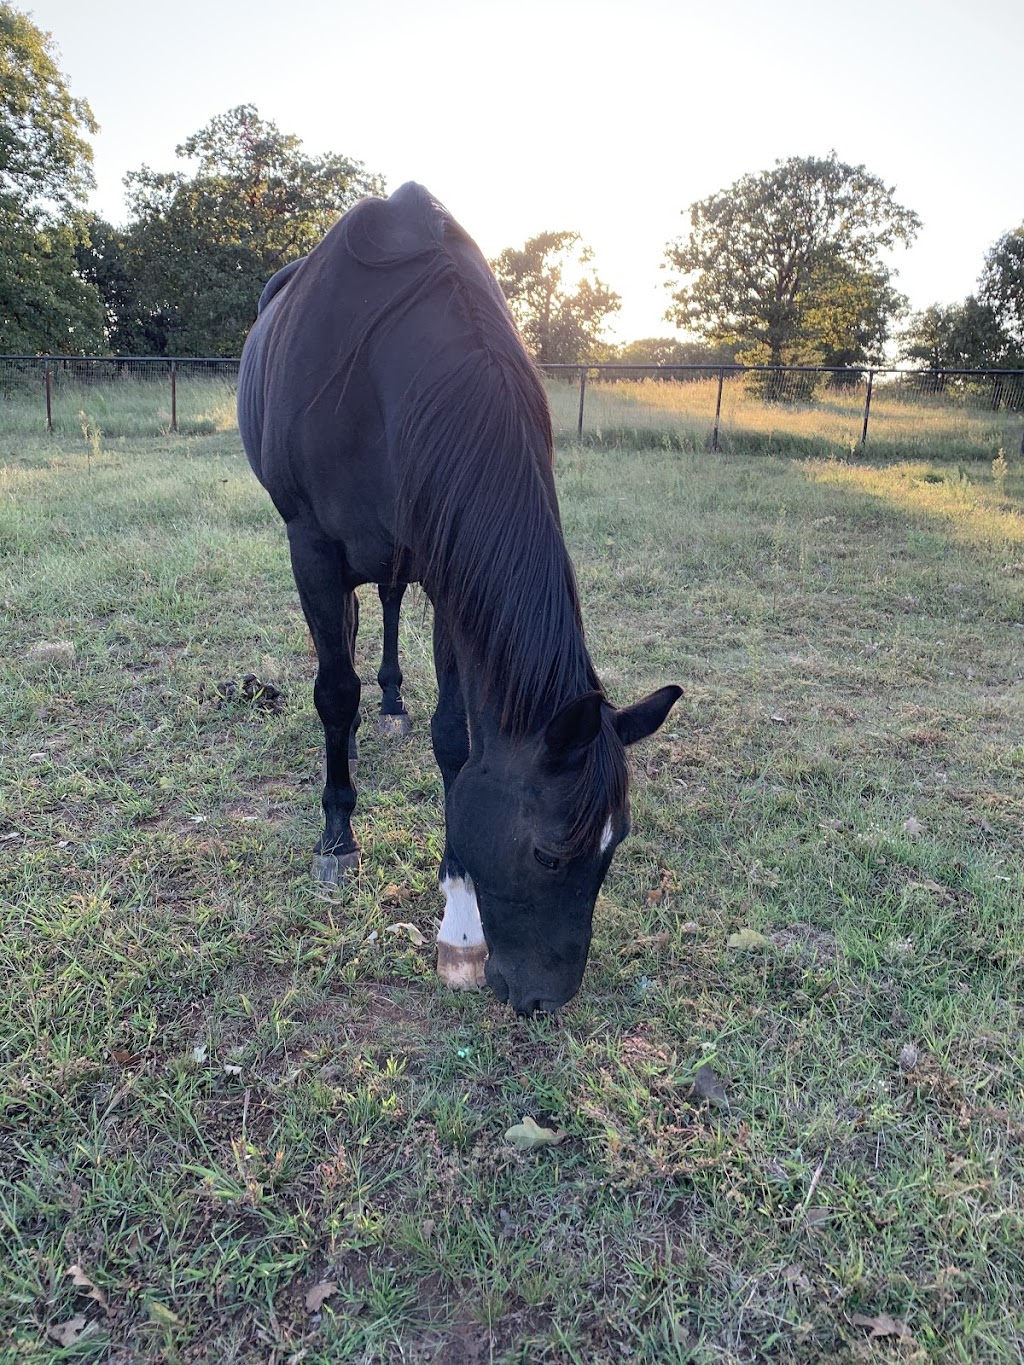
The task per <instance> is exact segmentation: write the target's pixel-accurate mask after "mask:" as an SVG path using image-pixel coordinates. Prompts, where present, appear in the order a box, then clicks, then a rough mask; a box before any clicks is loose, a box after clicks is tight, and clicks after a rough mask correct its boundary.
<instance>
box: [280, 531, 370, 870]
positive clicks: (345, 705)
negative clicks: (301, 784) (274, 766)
mask: <svg viewBox="0 0 1024 1365" xmlns="http://www.w3.org/2000/svg"><path fill="white" fill-rule="evenodd" d="M288 543H289V548H290V550H291V558H292V571H293V573H294V575H295V585H296V587H297V588H298V590H299V599H300V601H301V602H302V610H303V612H304V613H305V616H306V622H307V624H308V626H309V630H310V634H311V635H312V636H313V643H314V645H315V646H316V654H317V675H316V682H315V683H314V685H313V701H314V704H315V706H316V709H317V714H318V715H319V717H320V721H321V724H322V725H323V729H324V750H325V760H326V761H325V765H324V791H323V812H324V831H323V834H322V835H321V836H320V839H319V841H318V842H317V845H316V848H315V850H314V856H313V875H314V877H315V878H316V879H317V880H318V881H320V882H324V883H326V884H328V885H336V884H337V883H338V882H339V881H341V880H343V879H344V878H345V876H346V875H347V874H348V873H350V872H352V871H354V870H356V869H357V868H358V866H359V845H358V844H357V843H356V841H355V837H354V835H353V833H352V812H353V810H354V809H355V804H356V788H355V783H354V782H353V780H352V771H351V768H352V765H351V763H350V753H351V751H352V746H353V745H354V739H355V730H356V726H357V725H358V723H359V721H358V716H359V690H360V688H359V674H358V673H357V672H356V669H355V664H354V654H355V640H356V631H357V629H358V625H359V601H358V598H357V597H356V594H355V592H354V591H353V590H352V588H351V587H350V586H349V584H348V582H347V580H346V576H345V572H344V562H343V557H342V554H341V551H340V550H339V548H338V547H337V546H336V545H333V544H332V543H331V542H330V541H327V540H323V539H321V538H318V537H315V536H312V535H310V534H309V533H307V532H306V531H305V530H304V529H302V528H301V527H296V526H294V525H290V526H289V528H288Z"/></svg>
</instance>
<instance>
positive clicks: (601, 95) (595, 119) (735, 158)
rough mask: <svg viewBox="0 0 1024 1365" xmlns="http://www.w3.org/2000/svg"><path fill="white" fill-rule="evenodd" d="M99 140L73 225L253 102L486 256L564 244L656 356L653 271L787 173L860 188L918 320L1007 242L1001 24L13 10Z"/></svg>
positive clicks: (703, 7) (177, 3)
mask: <svg viewBox="0 0 1024 1365" xmlns="http://www.w3.org/2000/svg"><path fill="white" fill-rule="evenodd" d="M14 3H15V7H16V8H19V9H23V10H24V11H26V12H27V13H29V14H30V16H31V17H32V19H33V20H34V22H35V23H36V24H37V25H38V26H39V27H40V28H43V29H46V30H48V31H49V32H51V33H52V34H53V37H54V40H55V42H56V44H57V47H58V49H59V61H60V66H61V68H62V70H63V71H64V73H65V75H66V76H67V78H68V82H69V85H70V88H71V90H72V92H73V93H74V94H75V95H77V96H80V97H84V98H85V99H87V100H88V101H89V103H90V104H91V106H92V109H93V112H94V114H95V115H96V118H97V119H98V121H99V124H100V132H99V134H98V135H97V137H96V138H95V139H94V141H93V146H94V150H95V167H94V169H95V175H96V181H97V188H96V191H95V194H94V195H93V198H92V207H94V208H95V209H96V210H97V211H98V212H100V213H101V214H103V216H105V217H107V218H109V219H111V220H112V221H114V222H119V221H123V220H124V217H125V212H126V210H125V204H124V199H123V186H122V180H123V177H124V175H125V173H126V172H127V171H129V170H133V169H137V168H138V167H139V166H141V165H142V164H143V163H145V164H147V165H149V166H151V167H152V168H153V169H155V170H173V169H175V168H182V165H181V163H179V162H178V161H177V159H176V158H175V155H174V148H175V146H176V145H177V144H179V143H181V142H182V141H184V139H185V138H187V137H188V136H189V135H190V134H191V133H193V132H196V131H197V130H198V129H199V128H201V127H203V126H204V124H206V123H207V122H209V120H210V119H211V118H213V117H214V116H215V115H217V114H221V113H224V112H225V111H226V110H228V109H230V108H233V107H234V106H235V105H238V104H243V103H250V104H255V105H256V106H257V108H258V110H259V112H260V114H261V115H262V116H263V117H264V118H267V119H271V120H273V121H274V122H275V123H277V125H278V126H279V127H280V129H281V130H282V131H283V132H286V133H294V134H297V135H298V136H299V137H300V138H302V140H303V143H304V144H305V149H306V150H307V151H308V152H309V153H310V154H313V155H316V154H319V153H322V152H328V151H331V152H339V153H343V154H345V155H347V156H350V157H353V158H354V159H356V160H359V161H362V162H363V163H364V164H365V165H366V166H367V168H368V169H370V170H372V171H375V172H379V173H381V174H383V175H384V176H385V177H386V179H387V184H388V187H389V189H397V187H398V186H399V185H400V184H402V183H403V182H404V181H406V180H419V181H420V182H421V183H423V184H424V185H426V186H427V187H428V188H429V189H430V190H431V192H432V193H433V194H434V195H435V196H436V197H437V198H439V199H440V200H442V201H443V202H444V203H445V204H446V205H447V206H448V208H449V209H450V210H451V211H452V212H453V213H454V214H455V216H456V218H458V219H459V221H460V222H461V223H462V225H463V226H464V227H465V228H466V229H467V230H468V231H469V232H470V233H471V235H472V236H474V237H475V238H476V240H477V242H478V243H479V245H480V247H481V248H482V250H483V251H484V253H485V254H486V255H487V256H489V257H494V256H496V255H497V254H498V253H499V252H500V251H501V250H502V249H503V248H504V247H506V246H521V245H522V243H523V242H524V241H525V240H526V239H527V238H528V237H531V236H533V235H534V234H536V233H538V232H542V231H546V230H548V229H551V230H563V229H570V230H575V231H578V232H580V233H581V234H582V236H583V239H584V241H585V242H586V243H587V244H588V245H590V246H591V247H592V248H593V250H594V254H595V264H596V267H597V270H598V273H599V274H600V276H601V278H602V279H603V280H604V281H605V282H606V283H607V284H609V285H610V286H611V287H612V288H613V289H614V290H616V291H617V292H618V293H619V294H620V295H621V297H622V308H621V311H620V312H619V313H618V314H617V315H616V317H615V319H614V321H613V326H612V329H611V333H610V336H611V339H612V340H619V341H627V340H632V339H634V338H637V337H644V336H672V335H674V334H676V333H675V329H674V327H673V325H672V324H671V323H668V322H665V321H664V320H663V314H664V311H665V308H666V306H667V303H668V292H667V290H666V289H665V286H664V281H665V279H666V271H664V270H662V269H661V268H660V266H661V263H662V261H663V260H664V251H665V245H666V243H667V242H668V241H669V240H671V239H673V238H675V237H678V236H679V235H681V234H683V233H685V230H686V219H685V217H684V212H685V210H686V208H687V207H688V205H689V204H691V203H693V202H694V201H696V200H698V199H703V198H705V197H706V196H708V195H709V194H712V193H714V192H716V191H717V190H720V189H724V188H726V187H727V186H728V185H730V184H732V183H733V182H734V181H735V180H737V179H738V178H739V177H740V176H741V175H744V174H746V173H747V172H757V171H761V170H767V169H770V168H771V167H772V166H773V165H774V163H775V162H776V161H777V160H781V159H785V158H787V157H791V156H824V155H827V154H828V152H829V151H830V150H832V149H834V150H835V151H836V152H837V153H838V155H839V157H840V159H841V160H843V161H846V162H850V163H852V164H855V165H860V164H863V165H864V166H866V167H867V169H868V170H869V171H871V172H873V173H874V174H875V175H877V176H879V177H881V178H882V179H883V180H884V181H885V183H886V184H887V185H889V186H891V187H893V189H894V191H895V197H896V199H897V201H898V202H900V203H902V204H904V205H905V206H907V207H908V208H912V209H914V210H915V211H916V212H917V213H918V214H919V215H920V217H921V218H922V219H923V222H924V226H923V229H922V231H921V233H920V235H919V236H918V238H917V240H916V242H915V243H914V245H913V246H912V247H910V248H909V250H898V251H896V252H894V253H893V254H892V255H891V257H889V261H890V264H892V265H893V266H894V267H895V268H896V269H897V271H898V279H897V283H898V285H899V287H900V288H901V289H902V290H903V292H904V293H906V294H907V295H908V296H909V299H910V303H911V306H912V307H913V308H915V309H920V308H924V307H926V306H927V305H928V304H930V303H936V302H939V303H953V302H957V301H959V300H961V299H963V298H964V297H965V296H966V295H967V294H968V293H969V292H970V291H971V290H972V289H973V288H974V286H975V284H976V281H977V278H978V275H979V273H980V271H981V267H982V264H983V261H984V257H985V253H986V251H987V250H988V249H989V247H990V246H991V245H992V244H993V243H994V242H995V241H996V239H997V238H998V237H1000V236H1001V235H1002V234H1003V233H1004V232H1007V231H1009V230H1010V229H1011V228H1013V227H1016V226H1018V225H1019V224H1020V223H1021V222H1022V220H1024V150H1022V148H1024V141H1022V138H1021V133H1020V129H1021V114H1020V91H1021V66H1022V58H1024V3H1021V0H972V3H970V4H967V3H965V0H885V2H884V3H883V2H882V0H862V3H860V4H857V5H842V4H822V3H821V2H820V0H773V3H755V0H727V2H723V0H699V2H693V0H674V3H673V2H672V0H586V2H585V3H582V2H580V0H543V2H537V0H518V2H517V3H508V2H507V0H476V2H475V3H464V0H430V2H429V3H427V2H426V0H420V2H419V3H417V2H416V0H379V2H378V3H372V0H301V3H299V4H295V3H292V4H286V3H281V0H277V2H276V3H273V2H272V0H244V3H242V0H164V2H163V3H161V4H159V5H157V4H152V3H145V0H89V3H82V0H34V3H33V2H32V0H14Z"/></svg>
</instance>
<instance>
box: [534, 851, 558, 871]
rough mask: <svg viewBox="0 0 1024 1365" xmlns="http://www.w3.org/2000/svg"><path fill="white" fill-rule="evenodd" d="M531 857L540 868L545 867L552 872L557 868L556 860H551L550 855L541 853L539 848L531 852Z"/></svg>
mask: <svg viewBox="0 0 1024 1365" xmlns="http://www.w3.org/2000/svg"><path fill="white" fill-rule="evenodd" d="M533 856H534V857H535V858H536V859H537V861H538V862H539V863H540V865H541V867H546V868H548V869H549V870H550V871H552V872H554V870H555V868H556V867H557V866H558V859H557V858H552V856H551V854H550V853H541V851H540V849H539V848H535V849H534V850H533Z"/></svg>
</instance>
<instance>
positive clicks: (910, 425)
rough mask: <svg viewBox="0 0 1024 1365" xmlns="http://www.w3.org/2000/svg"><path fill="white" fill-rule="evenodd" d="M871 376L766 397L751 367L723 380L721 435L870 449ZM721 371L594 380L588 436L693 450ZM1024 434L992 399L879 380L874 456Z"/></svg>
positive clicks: (558, 418)
mask: <svg viewBox="0 0 1024 1365" xmlns="http://www.w3.org/2000/svg"><path fill="white" fill-rule="evenodd" d="M866 393H867V386H866V383H865V382H860V383H853V384H850V385H845V386H843V387H842V388H828V387H826V386H825V385H821V386H820V387H819V389H818V391H817V392H816V393H815V394H814V396H813V398H812V399H809V400H807V399H805V400H803V401H801V400H800V399H799V398H787V399H786V400H785V401H771V400H768V401H766V400H765V399H764V398H763V397H762V396H761V395H760V393H759V391H758V386H757V385H756V384H754V383H752V381H751V377H750V376H746V375H736V376H733V377H730V378H727V379H726V380H725V382H724V383H723V385H722V399H721V411H720V418H719V424H718V445H719V448H720V449H721V451H722V452H724V453H729V452H740V451H746V452H749V453H761V454H773V453H774V454H778V453H793V452H794V451H797V450H798V451H800V452H801V453H803V454H806V455H822V456H825V457H828V456H830V455H836V456H842V457H846V456H851V455H857V454H859V453H861V451H862V437H863V433H864V411H865V399H866ZM549 394H550V396H551V402H552V409H553V415H554V420H555V426H556V430H557V431H558V432H559V433H560V434H561V435H562V437H563V438H564V439H575V437H576V433H577V423H578V415H579V385H578V381H577V380H576V379H575V378H571V379H562V378H560V379H559V380H557V381H551V382H550V383H549ZM717 400H718V378H717V375H716V374H711V373H709V374H708V375H707V376H706V377H698V378H690V379H687V380H686V381H685V382H674V381H672V380H668V381H663V380H657V381H656V380H653V379H646V380H625V381H618V382H609V381H607V380H604V381H602V380H600V379H597V380H594V379H591V380H589V381H588V383H587V386H586V392H585V400H584V423H583V440H584V441H585V442H586V443H587V444H591V445H598V446H600V445H606V446H615V445H624V446H630V445H636V444H637V443H638V442H639V443H644V442H650V443H652V444H655V445H666V446H669V447H672V448H678V449H683V450H703V449H707V447H708V446H709V445H710V444H711V439H712V433H713V430H714V424H715V409H716V405H717ZM1022 437H1024V412H1019V411H1018V412H1015V411H1012V410H1007V409H1006V408H1000V409H992V408H991V407H987V406H986V405H985V403H984V402H983V401H971V400H970V398H967V399H965V398H964V397H962V396H960V395H957V394H956V393H955V392H954V393H951V394H950V395H948V396H941V395H932V394H927V393H921V392H920V391H918V390H916V389H908V388H906V387H904V386H901V385H900V384H897V383H888V384H886V383H878V382H877V381H876V383H875V384H874V385H873V391H872V401H871V408H870V420H869V424H868V439H867V444H866V446H864V447H863V450H864V452H865V453H867V454H869V455H871V456H872V457H884V458H888V459H894V458H911V459H912V458H915V457H918V456H925V457H933V458H951V459H977V458H984V459H990V460H991V459H994V458H995V457H996V456H997V454H998V452H999V451H1000V450H1001V449H1004V450H1008V451H1011V452H1017V451H1019V450H1020V448H1021V444H1022Z"/></svg>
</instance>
